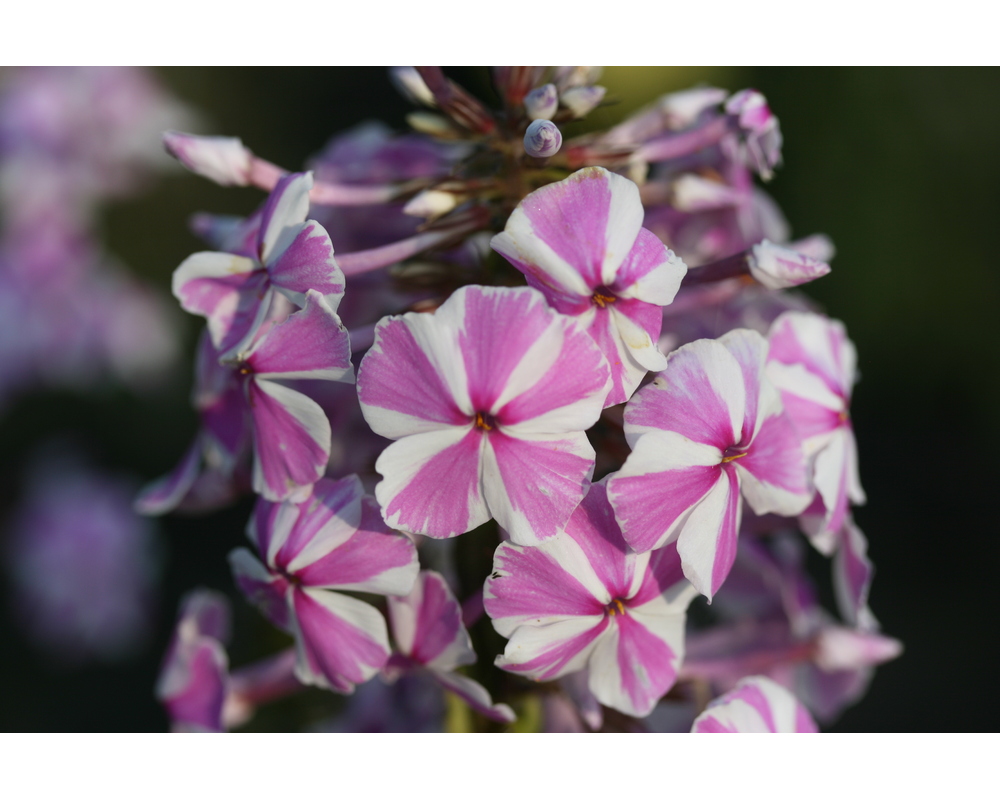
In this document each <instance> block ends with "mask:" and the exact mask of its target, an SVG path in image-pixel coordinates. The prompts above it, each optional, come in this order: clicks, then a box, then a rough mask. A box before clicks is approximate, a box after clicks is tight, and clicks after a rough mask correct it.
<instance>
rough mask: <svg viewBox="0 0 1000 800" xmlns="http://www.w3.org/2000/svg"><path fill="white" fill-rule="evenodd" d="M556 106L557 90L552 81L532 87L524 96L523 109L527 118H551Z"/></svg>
mask: <svg viewBox="0 0 1000 800" xmlns="http://www.w3.org/2000/svg"><path fill="white" fill-rule="evenodd" d="M558 108H559V92H558V91H557V90H556V87H555V84H552V83H546V84H545V85H544V86H539V87H538V88H537V89H532V90H531V91H530V92H528V95H527V96H526V97H525V98H524V110H525V111H526V112H527V114H528V118H529V119H533V120H539V119H552V118H553V117H554V116H555V115H556V110H557V109H558Z"/></svg>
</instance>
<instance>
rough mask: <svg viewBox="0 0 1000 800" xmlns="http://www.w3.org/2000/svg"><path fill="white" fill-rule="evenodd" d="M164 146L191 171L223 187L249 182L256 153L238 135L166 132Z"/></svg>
mask: <svg viewBox="0 0 1000 800" xmlns="http://www.w3.org/2000/svg"><path fill="white" fill-rule="evenodd" d="M163 146H164V147H165V148H166V149H167V152H168V153H170V155H172V156H173V157H174V158H176V159H177V160H178V161H180V162H181V163H182V164H183V165H184V166H185V167H187V168H188V169H189V170H191V171H192V172H194V173H195V174H197V175H201V176H202V177H204V178H208V179H209V180H210V181H215V182H216V183H218V184H219V185H221V186H246V185H248V184H249V183H250V166H251V159H252V157H253V154H252V153H251V152H250V151H249V150H247V148H245V147H244V146H243V142H241V141H240V140H239V139H237V138H235V137H229V136H196V135H194V134H192V133H180V132H179V131H167V132H166V133H164V134H163Z"/></svg>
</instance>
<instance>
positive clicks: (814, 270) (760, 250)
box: [747, 239, 830, 289]
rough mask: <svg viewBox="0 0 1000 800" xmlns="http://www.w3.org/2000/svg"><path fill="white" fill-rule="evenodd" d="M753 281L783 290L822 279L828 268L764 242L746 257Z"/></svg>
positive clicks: (799, 254) (793, 252)
mask: <svg viewBox="0 0 1000 800" xmlns="http://www.w3.org/2000/svg"><path fill="white" fill-rule="evenodd" d="M747 264H748V265H749V267H750V274H751V275H753V277H754V280H756V281H757V282H758V283H761V284H763V285H764V286H766V287H767V288H768V289H787V288H789V287H791V286H799V285H800V284H803V283H808V282H809V281H813V280H816V278H822V277H823V276H824V275H826V274H827V273H828V272H829V271H830V265H829V264H825V263H823V262H822V261H817V260H816V259H815V258H810V257H809V256H807V255H804V254H802V253H797V252H796V251H794V250H789V249H788V248H787V247H780V246H779V245H776V244H773V243H771V242H769V241H768V240H767V239H764V241H762V242H761V243H760V244H755V245H754V246H753V247H752V248H750V252H749V253H748V254H747Z"/></svg>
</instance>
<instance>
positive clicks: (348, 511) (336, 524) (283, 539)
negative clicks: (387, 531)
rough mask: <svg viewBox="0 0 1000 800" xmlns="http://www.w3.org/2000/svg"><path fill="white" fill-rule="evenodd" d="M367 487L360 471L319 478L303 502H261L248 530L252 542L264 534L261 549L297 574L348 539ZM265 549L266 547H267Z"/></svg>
mask: <svg viewBox="0 0 1000 800" xmlns="http://www.w3.org/2000/svg"><path fill="white" fill-rule="evenodd" d="M364 495H365V489H364V486H362V485H361V481H360V479H359V478H358V477H357V476H356V475H349V476H348V477H346V478H341V479H340V480H338V481H332V480H329V479H327V478H320V480H318V481H317V482H316V483H314V484H313V487H312V493H311V494H310V496H309V497H308V498H306V499H304V500H303V501H301V502H299V503H289V502H284V503H268V502H267V501H266V500H262V499H261V500H258V501H257V507H256V508H255V509H254V516H253V518H252V519H251V525H250V527H249V528H248V531H247V532H248V533H249V534H250V538H251V541H253V540H254V539H255V536H254V532H255V531H258V532H261V531H262V532H263V535H261V534H260V533H258V534H257V538H262V539H264V541H262V543H261V545H260V546H261V548H262V549H261V552H267V554H268V557H267V558H268V564H269V565H270V566H271V568H272V569H274V570H277V571H280V572H296V571H297V570H299V569H300V568H302V567H306V566H308V565H310V564H312V563H314V562H316V561H318V560H319V559H321V558H324V557H325V556H327V555H329V554H330V552H332V551H333V550H335V549H336V548H338V547H340V546H341V545H342V544H344V543H345V542H346V541H348V540H349V539H350V538H351V537H352V536H353V535H354V534H355V532H356V531H357V529H358V526H359V525H360V524H361V514H362V511H361V503H362V500H363V498H364ZM265 547H266V551H265V550H264V549H263V548H265Z"/></svg>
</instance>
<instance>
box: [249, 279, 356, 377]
mask: <svg viewBox="0 0 1000 800" xmlns="http://www.w3.org/2000/svg"><path fill="white" fill-rule="evenodd" d="M245 361H246V364H247V365H248V366H249V367H250V368H251V369H252V370H253V371H254V373H256V375H257V376H258V377H276V378H281V379H282V380H285V379H290V378H309V379H313V380H327V381H339V380H346V381H348V382H350V381H351V380H353V377H354V368H353V367H352V365H351V337H350V335H349V334H348V333H347V329H346V328H345V327H344V325H343V323H342V322H341V321H340V318H339V317H338V316H337V315H336V314H335V313H334V312H333V310H332V309H331V308H330V306H329V305H328V304H327V302H326V300H325V299H324V298H323V296H322V295H321V294H320V293H319V292H316V291H313V290H311V289H310V290H309V291H308V292H307V293H306V296H305V300H304V304H303V308H302V310H301V311H298V312H296V313H294V314H290V315H289V316H288V318H287V319H286V320H285V321H284V322H281V323H280V324H278V325H275V326H274V327H273V328H271V329H270V330H269V331H268V332H267V334H266V335H265V336H263V337H262V338H261V339H260V340H259V341H258V342H257V344H256V346H255V347H254V348H253V349H252V350H251V351H250V353H249V354H248V355H247V356H246V359H245Z"/></svg>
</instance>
